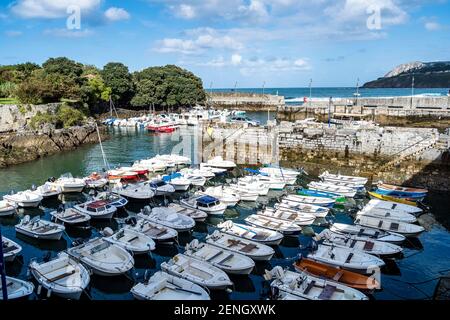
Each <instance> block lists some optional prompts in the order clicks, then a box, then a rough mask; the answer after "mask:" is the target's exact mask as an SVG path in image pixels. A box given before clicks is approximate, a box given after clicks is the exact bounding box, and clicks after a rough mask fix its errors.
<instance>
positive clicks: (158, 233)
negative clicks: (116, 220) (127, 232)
mask: <svg viewBox="0 0 450 320" xmlns="http://www.w3.org/2000/svg"><path fill="white" fill-rule="evenodd" d="M125 228H130V229H133V230H135V231H137V232H141V233H143V234H145V235H147V236H149V237H150V238H152V239H153V240H155V241H157V242H173V241H174V240H175V239H176V238H177V237H178V232H177V231H176V230H175V229H172V228H168V227H165V226H163V225H160V224H157V223H153V222H151V221H149V220H145V219H138V220H137V222H136V224H135V225H126V226H125Z"/></svg>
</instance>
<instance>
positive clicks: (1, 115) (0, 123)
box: [0, 103, 61, 133]
mask: <svg viewBox="0 0 450 320" xmlns="http://www.w3.org/2000/svg"><path fill="white" fill-rule="evenodd" d="M60 105H61V104H60V103H50V104H43V105H15V104H14V105H0V133H4V132H15V131H24V130H26V129H27V126H28V124H29V121H30V120H31V119H32V118H33V117H34V116H35V115H36V114H37V113H38V112H41V113H46V112H54V111H55V110H56V109H57V108H58V106H60Z"/></svg>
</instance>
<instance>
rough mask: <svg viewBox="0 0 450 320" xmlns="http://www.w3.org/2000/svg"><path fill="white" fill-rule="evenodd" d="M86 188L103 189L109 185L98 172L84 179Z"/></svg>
mask: <svg viewBox="0 0 450 320" xmlns="http://www.w3.org/2000/svg"><path fill="white" fill-rule="evenodd" d="M84 182H85V183H86V186H87V187H88V188H91V189H96V188H103V187H104V186H106V184H107V183H108V179H107V178H105V177H102V176H101V175H100V174H98V173H97V172H93V173H92V174H91V175H90V176H88V177H86V178H84Z"/></svg>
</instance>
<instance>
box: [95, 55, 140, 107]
mask: <svg viewBox="0 0 450 320" xmlns="http://www.w3.org/2000/svg"><path fill="white" fill-rule="evenodd" d="M101 75H102V78H103V81H104V82H105V84H106V86H107V87H109V88H111V94H112V98H113V99H114V100H116V101H118V103H119V105H120V106H128V105H129V103H130V101H131V99H132V98H133V95H134V85H133V80H132V77H131V74H130V72H129V70H128V67H127V66H125V65H124V64H122V63H118V62H110V63H108V64H107V65H106V66H104V67H103V70H102V72H101Z"/></svg>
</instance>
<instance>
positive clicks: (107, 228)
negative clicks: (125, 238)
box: [103, 227, 114, 237]
mask: <svg viewBox="0 0 450 320" xmlns="http://www.w3.org/2000/svg"><path fill="white" fill-rule="evenodd" d="M103 234H104V235H105V236H107V237H111V236H112V235H113V234H114V231H113V230H112V229H111V228H110V227H106V228H105V229H103Z"/></svg>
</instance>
